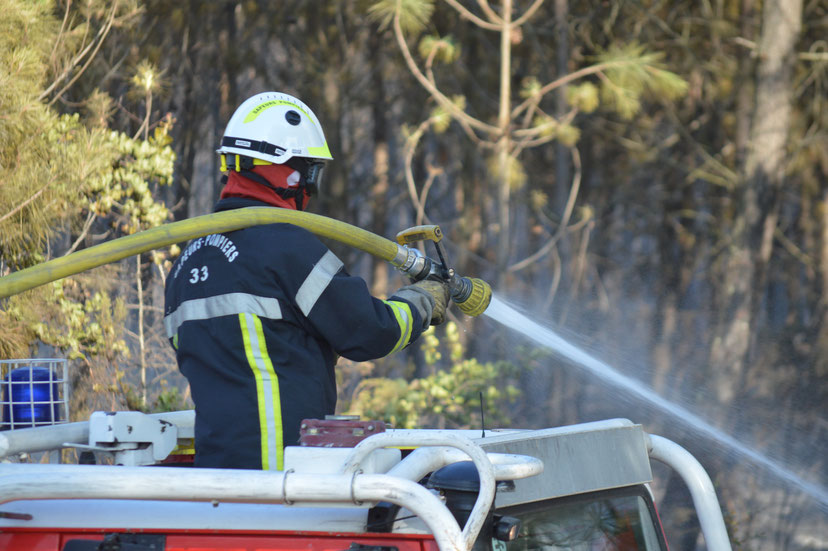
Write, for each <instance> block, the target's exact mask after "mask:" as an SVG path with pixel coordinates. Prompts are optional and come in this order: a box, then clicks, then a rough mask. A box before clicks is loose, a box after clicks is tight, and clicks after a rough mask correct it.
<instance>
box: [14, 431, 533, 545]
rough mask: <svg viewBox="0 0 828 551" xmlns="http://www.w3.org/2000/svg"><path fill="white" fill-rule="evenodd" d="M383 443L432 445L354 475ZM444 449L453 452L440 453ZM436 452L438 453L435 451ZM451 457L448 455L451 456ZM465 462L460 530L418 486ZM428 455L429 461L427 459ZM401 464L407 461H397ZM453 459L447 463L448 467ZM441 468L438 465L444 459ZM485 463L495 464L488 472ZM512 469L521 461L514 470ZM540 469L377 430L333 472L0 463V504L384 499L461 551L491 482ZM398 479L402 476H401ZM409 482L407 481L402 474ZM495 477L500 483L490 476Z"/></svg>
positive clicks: (436, 439)
mask: <svg viewBox="0 0 828 551" xmlns="http://www.w3.org/2000/svg"><path fill="white" fill-rule="evenodd" d="M388 446H412V447H423V446H426V447H433V446H441V447H439V448H434V449H435V450H437V451H435V452H433V453H432V454H419V455H417V453H416V452H415V453H412V455H411V456H410V457H413V458H414V459H413V461H412V463H416V465H415V466H413V467H411V468H408V469H400V470H398V471H397V472H395V473H391V472H389V473H388V474H362V473H361V471H360V463H361V461H363V460H365V458H367V457H368V455H370V453H371V452H372V451H374V450H375V449H378V448H382V447H388ZM445 446H449V447H451V448H454V449H455V450H458V451H455V450H446V448H445ZM440 450H442V451H440ZM452 452H453V453H452ZM441 454H447V455H448V456H450V457H451V458H453V459H454V460H464V459H466V457H470V458H471V459H472V461H473V462H474V463H475V465H476V466H477V468H478V472H479V475H480V493H479V496H478V498H477V502H476V503H475V506H474V508H473V510H472V513H471V515H470V517H469V520H468V521H467V523H466V526H465V527H464V528H463V529H462V530H461V528H460V527H459V526H458V524H457V521H456V520H455V519H454V516H453V515H452V514H451V513H450V512H449V510H448V509H447V508H446V507H445V505H444V504H443V503H442V502H441V501H440V499H439V498H437V496H436V495H435V494H434V493H432V492H431V491H429V490H427V489H426V488H424V487H423V486H421V485H420V484H419V483H418V480H419V479H420V478H421V476H422V475H420V474H419V473H421V472H422V470H423V469H424V468H429V467H428V465H435V464H437V462H436V461H435V460H434V457H436V456H437V455H441ZM432 456H434V457H432ZM406 461H408V458H406V460H404V461H403V462H401V463H400V464H402V463H405V462H406ZM450 462H453V461H448V463H450ZM442 463H445V464H447V463H446V460H445V459H444V460H443V461H442ZM493 463H495V464H497V465H498V467H497V468H495V467H493ZM520 464H525V465H522V466H519V465H520ZM542 470H543V464H542V463H541V462H540V461H539V460H537V459H535V458H533V457H526V456H517V455H508V454H486V452H484V451H483V450H482V449H481V448H480V447H479V446H477V445H475V444H474V443H473V442H472V441H471V440H469V439H468V438H465V437H462V436H457V435H455V436H448V435H441V434H434V433H428V434H424V435H420V437H419V438H414V437H412V434H411V433H408V434H405V435H394V434H393V433H381V434H377V435H374V436H371V437H370V438H367V439H365V440H364V441H363V442H361V443H360V444H359V445H358V446H357V447H355V448H354V450H353V451H352V453H351V454H350V455H349V456H348V458H347V459H346V460H345V461H344V462H343V464H342V466H341V468H340V474H306V473H297V472H293V471H286V472H283V471H253V470H228V469H194V468H182V467H175V468H169V467H167V468H165V467H153V468H146V467H123V466H119V467H112V466H102V465H20V464H3V465H0V503H7V502H10V501H19V500H29V499H136V500H164V501H207V502H235V503H281V504H287V505H290V504H292V503H294V502H302V503H331V502H337V503H354V504H358V505H359V504H362V502H370V503H373V502H378V501H388V502H390V503H394V504H396V505H399V506H401V507H405V508H406V509H408V510H410V511H411V512H412V513H414V514H415V515H417V516H418V517H420V519H422V521H423V522H424V523H425V524H426V526H427V527H428V528H429V530H430V531H431V533H432V534H433V535H434V538H435V540H436V542H437V545H438V546H439V547H440V549H441V550H443V551H468V550H469V549H471V546H472V545H473V543H474V541H475V539H476V538H477V535H478V533H479V531H480V529H481V527H482V525H483V523H484V522H485V518H486V515H487V513H488V510H489V508H490V507H491V505H492V503H493V500H494V492H495V484H496V480H498V479H502V480H509V479H514V478H520V477H523V476H532V475H534V474H538V473H540V472H541V471H542ZM401 475H405V477H403V476H401ZM411 476H413V477H415V478H414V479H411V478H410V477H411ZM498 477H501V478H498Z"/></svg>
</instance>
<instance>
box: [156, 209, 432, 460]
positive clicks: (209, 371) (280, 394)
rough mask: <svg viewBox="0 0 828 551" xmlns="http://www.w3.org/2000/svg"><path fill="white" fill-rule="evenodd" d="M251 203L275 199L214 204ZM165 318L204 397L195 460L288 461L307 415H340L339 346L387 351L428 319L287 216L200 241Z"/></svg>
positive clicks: (175, 274)
mask: <svg viewBox="0 0 828 551" xmlns="http://www.w3.org/2000/svg"><path fill="white" fill-rule="evenodd" d="M248 206H267V205H265V204H264V203H260V202H258V201H253V200H247V199H239V198H230V199H223V200H221V201H219V203H218V205H217V207H216V210H227V209H231V208H241V207H248ZM273 208H275V207H273ZM164 325H165V328H166V331H167V337H168V338H169V339H170V341H171V342H172V344H173V347H174V348H175V350H176V357H177V360H178V366H179V368H180V370H181V372H182V373H183V374H184V376H185V377H186V378H187V380H188V381H189V383H190V388H191V391H192V396H193V401H194V402H195V407H196V426H195V448H196V465H197V466H202V467H228V468H249V469H279V470H282V468H283V449H284V446H287V445H295V444H296V443H297V441H298V437H299V424H300V422H301V420H302V419H307V418H318V419H322V418H324V416H325V415H326V414H332V413H334V407H335V405H336V382H335V377H334V365H335V363H336V359H337V355H341V356H344V357H346V358H348V359H350V360H354V361H364V360H370V359H375V358H380V357H383V356H386V355H388V354H390V353H392V352H395V351H397V350H400V349H402V348H403V347H405V346H406V345H407V344H409V343H410V342H411V341H413V340H414V339H416V338H417V337H418V336H419V335H420V333H421V332H422V331H423V329H424V326H425V327H427V323H425V324H424V320H423V319H422V316H421V314H420V313H419V312H418V311H417V308H415V307H412V303H410V302H408V301H407V300H404V299H402V298H399V297H391V298H390V299H389V300H387V301H383V300H379V299H377V298H374V297H372V296H371V294H370V292H369V291H368V288H367V286H366V284H365V282H364V281H363V280H362V279H361V278H358V277H352V276H350V275H348V273H347V271H345V269H344V267H343V264H342V262H341V261H340V260H339V259H338V258H337V257H336V256H335V255H334V254H333V253H332V252H331V251H329V250H328V249H327V247H325V245H323V244H322V242H321V241H319V239H317V238H316V236H314V235H313V234H311V233H310V232H309V231H307V230H305V229H303V228H300V227H297V226H293V225H290V224H270V225H265V226H253V227H250V228H246V229H242V230H238V231H233V232H229V233H226V234H215V235H209V236H207V237H201V238H197V239H194V240H192V241H191V242H190V243H189V245H188V246H187V248H186V249H185V250H184V251H183V253H182V254H181V255H180V257H179V258H178V260H177V261H176V262H175V264H174V265H173V267H172V270H171V272H170V274H169V276H168V279H167V285H166V308H165V317H164Z"/></svg>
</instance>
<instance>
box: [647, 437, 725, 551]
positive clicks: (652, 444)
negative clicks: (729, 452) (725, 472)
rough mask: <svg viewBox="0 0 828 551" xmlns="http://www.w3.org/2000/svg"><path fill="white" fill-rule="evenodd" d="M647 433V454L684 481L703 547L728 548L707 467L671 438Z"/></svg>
mask: <svg viewBox="0 0 828 551" xmlns="http://www.w3.org/2000/svg"><path fill="white" fill-rule="evenodd" d="M647 436H648V448H649V453H650V457H652V458H653V459H655V460H657V461H661V462H662V463H664V464H666V465H668V466H670V467H671V468H672V469H673V470H674V471H676V472H677V473H678V475H679V476H680V477H681V478H682V480H684V483H685V484H687V488H688V489H689V490H690V495H691V496H692V498H693V505H694V507H695V508H696V514H697V515H698V517H699V524H700V525H701V530H702V534H703V535H704V541H705V543H706V544H707V548H708V549H712V550H713V551H731V546H730V538H729V537H728V536H727V527H726V526H725V522H724V516H723V515H722V508H721V506H720V505H719V500H718V498H717V497H716V489H715V488H714V487H713V481H711V480H710V476H709V475H708V474H707V471H705V470H704V467H703V466H702V465H701V463H699V462H698V460H697V459H696V458H695V457H693V455H692V454H691V453H690V452H688V451H687V450H685V449H684V448H682V447H681V446H679V445H678V444H676V443H675V442H673V441H672V440H668V439H666V438H663V437H661V436H657V435H655V434H649V435H647Z"/></svg>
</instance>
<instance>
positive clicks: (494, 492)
mask: <svg viewBox="0 0 828 551" xmlns="http://www.w3.org/2000/svg"><path fill="white" fill-rule="evenodd" d="M194 419H195V416H194V413H193V412H192V411H182V412H174V413H164V414H144V413H140V412H131V411H122V412H95V413H93V414H92V415H91V416H90V418H89V420H88V421H86V422H74V423H63V424H55V425H50V426H42V427H34V428H25V429H17V430H6V431H2V432H0V457H2V458H3V459H2V460H3V462H2V463H0V549H4V550H8V551H24V550H25V551H92V550H101V551H114V550H120V551H151V550H152V551H160V550H166V551H219V550H237V551H241V550H244V551H253V550H256V551H276V550H296V551H298V550H307V551H346V550H348V551H437V550H438V549H439V550H441V551H471V550H475V551H504V550H506V551H524V550H529V549H544V550H585V551H586V550H599V549H602V550H603V549H617V550H666V549H667V544H666V538H665V536H664V533H663V531H662V528H661V524H660V521H659V518H658V514H657V512H656V507H655V504H654V502H653V494H652V492H651V490H650V486H649V484H650V482H651V481H652V470H651V463H650V462H651V460H657V461H659V462H662V463H665V464H666V465H668V466H669V467H671V468H672V469H674V470H675V471H676V472H677V473H678V474H679V475H680V476H681V478H682V479H683V480H684V481H685V482H686V484H687V486H688V488H689V490H690V493H691V495H692V497H693V502H694V505H695V509H696V512H697V514H698V518H699V522H700V525H701V528H702V532H703V535H704V538H705V541H706V544H707V547H708V548H709V549H714V550H727V549H730V543H729V539H728V535H727V531H726V528H725V523H724V520H723V517H722V512H721V508H720V506H719V503H718V501H717V498H716V493H715V490H714V488H713V485H712V483H711V480H710V478H709V476H708V475H707V473H706V472H705V470H704V469H703V468H702V466H701V465H700V464H699V462H698V461H697V460H696V459H695V458H694V457H693V456H692V455H691V454H690V453H689V452H687V451H686V450H685V449H684V448H682V447H680V446H679V445H678V444H676V443H674V442H671V441H670V440H668V439H666V438H663V437H660V436H657V435H653V434H647V433H646V432H645V431H644V430H643V429H642V427H641V426H640V425H636V424H634V423H632V422H630V421H628V420H625V419H611V420H606V421H599V422H591V423H585V424H577V425H571V426H564V427H557V428H549V429H542V430H512V429H500V430H485V431H483V430H477V431H468V430H428V429H421V430H403V429H393V428H389V427H385V426H384V423H382V422H379V421H359V420H354V419H328V420H307V421H306V422H304V423H303V428H302V439H301V440H300V444H301V445H300V446H295V447H287V448H286V449H285V465H284V470H283V471H252V470H231V469H203V468H198V469H197V468H192V467H191V466H188V459H189V456H188V454H187V453H186V450H187V448H188V447H191V445H192V438H193V427H194ZM66 449H74V450H75V453H73V454H69V453H67V452H66V451H63V452H59V450H66ZM49 453H51V455H52V458H53V461H54V459H55V456H58V461H57V462H51V463H33V462H31V461H28V462H27V461H25V460H26V459H27V458H31V457H36V456H37V454H41V455H45V456H48V455H49ZM68 455H73V456H77V457H79V458H80V461H79V463H78V464H65V463H62V462H61V461H60V458H61V457H66V456H68ZM21 459H22V460H21Z"/></svg>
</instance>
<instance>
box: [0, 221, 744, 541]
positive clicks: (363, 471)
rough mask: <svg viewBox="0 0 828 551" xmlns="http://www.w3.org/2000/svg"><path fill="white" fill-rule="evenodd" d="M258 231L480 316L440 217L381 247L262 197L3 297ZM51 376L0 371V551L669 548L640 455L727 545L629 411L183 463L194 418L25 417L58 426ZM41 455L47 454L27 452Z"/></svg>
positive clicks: (20, 279)
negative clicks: (269, 204) (326, 251)
mask: <svg viewBox="0 0 828 551" xmlns="http://www.w3.org/2000/svg"><path fill="white" fill-rule="evenodd" d="M271 223H291V224H297V225H300V226H302V227H305V228H307V229H309V230H310V231H312V232H314V233H316V234H317V235H319V236H321V237H324V238H330V239H334V240H338V241H340V242H342V243H344V244H346V245H349V246H353V247H355V248H357V249H359V250H363V251H365V252H368V253H370V254H373V255H374V256H377V257H378V258H383V259H385V260H387V261H388V262H389V263H391V264H392V265H393V266H395V267H396V268H398V269H399V270H400V271H401V272H402V273H403V274H405V275H406V276H408V277H409V278H411V280H412V281H418V280H420V279H423V278H426V277H437V278H440V279H442V280H444V281H446V282H447V284H448V285H449V288H450V290H451V298H452V300H453V301H454V303H455V304H456V305H457V306H458V308H459V309H460V310H461V311H462V312H463V313H465V314H466V315H469V316H477V315H480V314H481V313H482V312H483V311H484V310H485V309H486V308H487V306H488V305H489V301H490V300H491V296H492V291H491V288H490V287H489V285H488V284H487V283H485V282H484V281H482V280H480V279H475V278H467V277H461V276H459V275H458V274H457V273H456V272H455V270H454V269H452V268H450V267H449V266H450V264H449V262H448V260H447V255H446V251H445V250H444V249H443V248H442V245H441V239H442V232H441V231H440V229H439V227H437V226H416V227H414V228H409V229H408V230H404V231H402V232H400V233H399V234H398V235H397V239H396V243H395V242H393V241H390V240H387V239H385V238H382V237H380V236H376V235H374V234H371V233H370V232H367V231H365V230H362V229H361V228H356V227H353V226H350V225H348V224H344V223H342V222H339V221H335V220H331V219H328V218H325V217H321V216H318V215H314V214H311V213H306V212H297V211H292V210H288V209H271V208H262V207H252V208H247V209H237V210H235V211H228V212H221V213H215V214H210V215H206V216H203V217H197V218H193V219H189V220H183V221H180V222H174V223H171V224H166V225H164V226H159V227H157V228H152V229H150V230H146V231H144V232H140V233H137V234H134V235H130V236H127V237H123V238H120V239H117V240H114V241H111V242H106V243H102V244H100V245H96V246H94V247H90V248H88V249H84V250H82V251H79V252H75V253H73V254H71V255H67V256H64V257H60V258H56V259H53V260H50V261H48V262H44V263H43V264H40V265H37V266H34V267H31V268H27V269H24V270H20V271H18V272H14V273H11V274H9V275H6V276H4V277H2V278H0V298H3V297H7V296H11V295H12V294H15V293H19V292H22V291H25V290H27V289H30V288H33V287H35V286H37V285H42V284H44V283H47V282H49V281H54V280H56V279H59V278H61V277H66V276H68V275H71V274H74V273H78V272H80V271H83V270H87V269H90V268H93V267H95V266H100V265H102V264H105V263H108V262H114V261H117V260H120V259H123V258H127V257H129V256H131V255H134V254H140V253H142V252H146V251H148V250H152V249H155V248H159V247H163V246H168V245H170V244H173V243H179V242H182V241H186V240H188V239H193V238H197V237H199V236H204V235H207V234H209V233H214V232H226V231H233V230H236V229H240V228H243V227H248V226H250V225H255V224H271ZM417 241H432V242H433V243H434V246H435V248H436V250H437V256H438V258H437V259H432V258H429V257H426V256H424V255H423V254H421V253H420V252H419V251H418V250H417V249H415V248H411V247H409V245H411V244H413V243H415V242H417ZM6 361H13V360H4V361H0V364H2V363H3V362H6ZM44 361H45V360H39V361H38V362H37V363H43V362H44ZM47 363H48V362H47ZM56 363H60V362H56ZM57 371H60V370H56V369H55V368H54V366H49V365H47V366H45V367H44V366H40V365H38V366H34V365H29V366H28V367H17V368H16V369H12V370H10V371H9V373H7V374H0V384H3V385H7V388H5V389H4V391H3V393H2V396H3V400H2V407H3V415H2V417H3V422H4V423H5V426H4V427H2V428H1V429H0V461H2V462H0V550H7V551H92V550H95V551H162V550H164V551H219V550H234V551H254V550H255V551H276V550H280V551H300V550H301V551H346V550H347V551H437V550H438V549H439V550H440V551H472V550H474V551H528V550H534V549H543V550H548V551H554V550H570V551H581V550H583V551H593V550H605V549H617V550H625V551H626V550H666V549H667V544H666V539H665V537H664V533H663V531H662V528H661V525H660V522H659V519H658V515H657V513H656V508H655V505H654V503H653V494H652V492H651V491H650V486H649V484H650V482H651V481H652V470H651V464H650V461H651V460H656V461H660V462H663V463H665V464H667V465H668V466H670V467H671V468H673V469H674V470H675V471H676V472H677V473H678V474H679V475H680V476H681V478H682V479H683V480H684V481H685V482H686V483H687V486H688V488H689V490H690V494H691V495H692V498H693V502H694V506H695V509H696V512H697V514H698V518H699V523H700V526H701V528H702V532H703V534H704V538H705V541H706V543H707V546H708V548H709V549H713V550H717V551H719V550H729V549H730V543H729V539H728V535H727V530H726V528H725V523H724V520H723V517H722V512H721V508H720V506H719V503H718V500H717V498H716V493H715V490H714V488H713V484H712V483H711V481H710V477H709V476H708V475H707V473H706V472H705V470H704V469H703V468H702V466H701V465H700V464H699V462H698V461H697V460H696V459H695V458H694V457H693V456H692V455H690V454H689V453H688V452H687V451H686V450H684V449H683V448H681V447H680V446H679V445H677V444H675V443H673V442H671V441H669V440H667V439H665V438H662V437H659V436H657V435H653V434H647V433H646V432H644V430H643V429H642V427H641V426H640V425H636V424H634V423H632V422H630V421H628V420H624V419H612V420H607V421H600V422H593V423H587V424H578V425H572V426H566V427H557V428H549V429H542V430H515V429H501V430H486V431H483V430H480V431H460V430H428V429H421V430H402V429H393V428H388V427H386V426H385V425H384V423H382V422H380V421H360V420H353V419H330V420H307V421H306V422H304V423H303V427H302V439H301V440H300V444H302V445H300V446H293V447H288V448H286V449H285V460H284V470H282V471H252V470H232V469H200V468H199V469H197V468H193V467H191V466H189V464H191V462H189V458H190V457H191V455H190V454H188V453H187V451H188V450H189V449H191V448H192V440H193V432H194V424H195V415H194V413H193V412H192V411H183V412H175V413H164V414H151V415H150V414H144V413H140V412H133V411H120V412H95V413H93V414H92V415H91V416H90V417H89V420H88V421H83V422H73V423H65V422H63V423H60V422H57V423H46V424H44V425H43V426H37V425H38V423H37V422H36V419H37V418H44V417H45V418H46V419H47V420H50V421H57V420H59V419H63V420H66V419H69V415H68V410H67V406H66V396H67V394H68V386H67V385H68V383H67V380H68V378H67V377H66V374H65V369H64V371H63V372H62V374H61V375H59V376H58V377H57V378H55V373H56V372H57ZM61 385H63V388H64V390H63V392H61V391H60V388H61ZM38 394H40V396H38ZM18 398H19V399H18ZM56 398H57V399H56ZM27 400H28V402H27ZM61 407H62V408H63V409H64V411H63V412H62V413H63V415H59V413H61V412H60V411H59V410H60V409H61ZM16 412H17V413H16ZM15 415H17V417H15ZM18 421H21V422H22V423H18ZM28 421H30V422H32V424H33V425H34V426H28V425H27V424H26V422H28ZM21 427H24V428H21ZM3 429H8V430H3ZM67 450H74V452H72V453H69V452H68V451H67ZM44 454H45V456H44ZM38 456H42V457H49V456H51V460H50V461H49V462H46V461H45V460H41V461H32V459H31V458H33V457H34V458H36V459H37V457H38ZM69 456H72V457H77V458H78V461H77V463H76V464H69V463H68V462H66V461H65V460H66V458H67V457H69ZM42 457H41V459H42Z"/></svg>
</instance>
